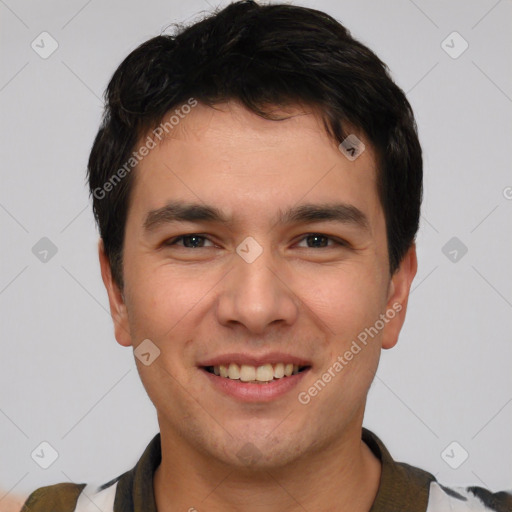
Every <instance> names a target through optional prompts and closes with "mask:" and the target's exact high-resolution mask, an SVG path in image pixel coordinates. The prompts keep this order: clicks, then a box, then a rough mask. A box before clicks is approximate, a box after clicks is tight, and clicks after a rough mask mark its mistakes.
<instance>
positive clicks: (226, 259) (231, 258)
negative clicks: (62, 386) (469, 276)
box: [100, 102, 415, 467]
mask: <svg viewBox="0 0 512 512" xmlns="http://www.w3.org/2000/svg"><path fill="white" fill-rule="evenodd" d="M295 114H297V115H294V116H293V117H291V118H289V119H286V120H282V121H270V120H265V119H262V118H261V117H258V116H256V115H255V114H253V113H250V112H249V111H247V110H245V109H244V108H242V107H241V106H238V105H237V104H235V103H232V102H229V103H226V104H222V105H218V106H217V107H216V109H212V108H210V107H206V106H204V105H202V104H198V105H197V106H196V107H194V108H193V109H192V110H191V112H190V113H189V114H188V115H187V116H186V117H185V118H184V119H180V123H179V125H178V126H176V127H175V128H174V129H173V131H172V132H171V136H170V137H168V138H167V139H166V140H165V141H164V142H162V143H160V144H159V145H158V146H157V147H156V148H154V149H152V150H151V151H150V153H149V155H147V156H146V157H145V158H144V159H143V160H142V162H141V163H140V164H139V166H138V168H137V169H136V171H135V172H136V175H135V176H134V178H135V183H134V188H133V190H132V196H131V200H130V206H129V213H128V218H127V224H126V232H125V242H124V253H123V255H124V267H123V273H124V281H125V288H124V293H123V296H121V295H120V293H119V292H118V290H116V287H115V286H114V285H113V283H112V280H111V278H110V275H109V272H108V265H107V263H106V259H105V258H104V255H103V257H102V270H103V277H104V280H105V283H106V285H107V288H108V290H109V298H110V304H111V308H112V311H113V317H114V321H115V328H116V338H117V340H118V342H119V343H120V344H122V345H126V346H128V345H133V346H134V348H135V347H137V346H138V345H139V344H140V343H141V342H142V341H143V340H147V339H149V340H151V343H153V344H154V345H156V347H158V349H159V350H160V355H159V356H158V358H157V359H155V360H154V361H153V362H152V363H151V364H150V365H149V366H146V365H144V364H142V363H141V362H140V361H139V360H138V359H136V362H137V366H138V370H139V373H140V376H141V379H142V382H143V384H144V386H145V388H146V390H147V393H148V395H149V397H150V398H151V400H152V401H153V403H154V405H155V407H156V409H157V412H158V418H159V423H160V429H161V432H162V437H163V438H164V437H165V438H167V439H168V440H169V439H174V440H177V439H180V443H181V444H182V446H183V443H185V446H189V447H191V448H192V449H193V450H196V451H197V452H198V453H201V454H202V455H203V456H206V457H208V458H210V459H212V460H213V459H216V460H218V461H222V462H225V463H228V464H230V465H238V466H241V465H243V464H244V459H243V454H244V451H243V450H242V449H243V448H244V446H245V450H246V451H247V449H248V448H247V446H246V443H252V448H251V449H250V450H253V451H255V452H256V454H257V455H255V454H254V453H252V454H249V456H251V455H252V458H253V460H255V463H256V464H257V465H260V466H261V467H278V466H282V465H285V464H287V463H289V462H291V461H294V460H295V459H297V458H298V457H304V456H306V457H307V456H308V455H312V454H314V453H315V452H318V451H320V450H321V449H322V448H323V447H326V446H328V445H333V443H334V444H335V443H336V440H340V439H343V436H344V435H345V434H346V433H348V432H350V431H352V432H354V431H356V430H357V427H358V424H359V425H360V423H361V422H362V417H363V412H364V405H365V400H366V395H367V392H368V389H369V386H370V384H371V381H372V379H373V376H374V373H375V371H376V369H377V365H378V360H379V355H380V350H381V348H382V347H383V346H384V347H385V348H389V347H391V346H392V345H393V344H394V343H395V342H396V338H397V336H398V332H399V330H400V328H401V325H402V322H403V318H404V314H405V306H406V302H407V294H408V290H409V286H410V282H411V280H412V278H413V277H414V272H415V259H414V249H411V251H410V252H409V253H408V254H409V256H407V257H406V260H405V261H406V262H409V261H412V263H411V264H410V265H408V266H407V265H405V267H404V268H405V270H404V269H402V270H400V271H399V272H398V273H397V274H395V275H394V277H393V279H391V278H390V276H389V262H388V253H387V241H386V227H385V218H384V214H383V210H382V208H381V204H380V202H379V200H378V197H377V189H376V168H375V156H374V153H373V151H372V148H371V146H370V144H369V143H368V142H367V141H365V144H366V149H365V151H364V152H363V153H362V154H361V155H360V156H359V157H358V158H357V159H356V160H354V161H351V160H349V159H348V158H347V157H346V156H345V155H344V154H343V153H342V152H341V151H340V150H339V149H338V148H337V146H336V144H335V143H334V142H332V140H331V139H329V138H328V136H327V134H326V133H325V131H324V128H323V125H322V123H321V121H319V119H318V118H317V117H316V116H315V115H313V114H312V113H304V112H303V111H299V110H297V111H295ZM359 138H361V139H363V140H364V138H363V136H361V135H359ZM177 202H180V203H183V204H186V205H190V204H196V205H199V206H202V207H205V206H208V207H211V208H214V209H216V210H218V212H219V213H220V214H221V215H222V216H223V217H225V219H226V220H227V223H224V222H220V221H218V220H214V219H213V218H211V217H208V218H204V217H205V216H204V214H202V215H196V217H195V218H194V217H193V216H192V217H191V216H190V212H189V215H188V217H187V218H188V220H176V219H175V216H174V215H172V213H173V212H174V213H176V211H177V210H176V209H174V210H173V212H171V211H170V210H167V211H165V210H162V209H164V208H165V207H166V206H169V205H170V204H171V203H174V205H176V203H177ZM306 205H315V207H317V208H327V207H333V206H335V205H337V206H339V207H338V209H337V215H335V216H334V217H332V216H331V218H330V219H329V218H325V215H317V216H316V217H315V216H314V215H309V216H308V215H304V213H307V212H306V208H304V206H306ZM300 207H303V208H302V209H301V208H300ZM182 211H184V210H183V209H182ZM195 211H196V213H198V212H199V210H197V209H196V210H195ZM289 211H291V212H292V213H296V214H297V213H299V214H300V213H301V212H302V213H303V215H302V216H301V215H295V216H293V215H286V214H287V213H288V212H289ZM199 213H201V212H199ZM194 234H195V235H196V236H191V235H194ZM184 235H187V237H185V238H181V239H180V238H178V237H182V236H184ZM308 235H310V236H308ZM173 242H174V243H173ZM100 255H101V249H100ZM411 255H412V256H411ZM397 302H400V303H401V308H402V311H401V312H400V313H397V312H396V307H395V311H394V313H396V314H394V315H393V317H392V319H390V318H389V317H390V316H391V315H388V316H386V321H385V322H383V321H382V320H381V322H380V323H377V324H376V322H377V321H378V320H379V318H381V319H382V316H380V315H382V314H385V313H386V311H387V310H389V309H393V304H396V303H397ZM381 324H384V326H383V327H382V328H379V329H375V325H377V326H378V327H381ZM370 327H373V329H374V330H373V331H371V332H372V336H369V335H368V334H367V340H366V344H363V343H362V342H361V341H358V336H359V340H361V339H362V338H364V336H363V337H361V336H360V335H361V333H362V332H366V333H368V331H365V329H368V328H370ZM375 330H377V331H378V332H377V334H375ZM354 341H356V343H357V346H358V347H359V349H360V350H359V351H357V349H356V348H355V346H354V344H353V342H354ZM146 343H147V342H146ZM347 351H349V352H350V351H351V352H352V355H353V357H351V358H350V359H349V358H348V357H346V356H345V354H346V353H347ZM271 353H274V355H273V356H272V357H271V359H272V360H271V361H268V360H267V363H274V364H277V363H280V362H282V363H289V362H291V361H295V362H297V361H299V360H300V366H306V367H307V369H306V370H305V371H301V372H300V373H299V374H297V375H292V376H284V377H281V378H275V379H274V381H272V382H270V383H268V384H266V383H263V384H258V383H245V382H242V381H241V380H230V379H229V377H222V376H217V375H215V374H212V373H209V371H208V369H207V368H205V366H208V363H211V360H213V359H216V358H219V357H220V361H224V362H225V365H226V366H227V365H229V363H230V362H232V363H238V364H239V365H241V364H243V363H244V361H245V362H247V363H249V364H248V366H254V364H252V363H253V362H254V361H256V362H257V361H258V360H259V359H260V358H263V359H264V358H265V357H266V356H267V355H269V354H271ZM275 353H279V355H275ZM338 356H340V357H341V358H342V360H343V361H344V364H341V362H340V359H339V358H338ZM253 360H254V361H253ZM336 361H338V362H339V364H338V365H334V363H335V362H336ZM217 362H219V361H217ZM333 365H334V366H333ZM339 365H341V369H340V366H339ZM257 366H258V364H256V367H257ZM260 366H263V364H262V365H260ZM329 368H330V369H331V370H330V376H331V378H330V379H329V378H328V377H325V374H326V372H328V370H329ZM268 369H269V367H268V366H266V370H264V371H260V375H268V373H267V370H268ZM272 369H275V366H272V367H271V370H270V371H272ZM211 370H212V369H211V368H210V371H211ZM245 370H247V369H245ZM245 370H244V371H245ZM233 371H235V369H233ZM247 371H248V372H249V373H247V375H250V373H251V371H252V370H251V369H249V370H247ZM277 371H278V372H279V371H280V370H277ZM232 375H233V374H232ZM288 379H289V380H288ZM319 380H321V381H322V382H323V385H322V384H318V381H319ZM315 383H317V388H316V389H317V392H316V393H315V392H314V391H312V392H310V391H308V390H310V389H311V388H312V387H314V385H315ZM267 387H268V388H267ZM263 388H266V389H263ZM299 397H302V398H301V399H299ZM308 397H309V400H308ZM169 442H170V441H169ZM254 447H256V448H254ZM241 450H242V451H241Z"/></svg>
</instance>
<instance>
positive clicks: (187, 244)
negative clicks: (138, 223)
mask: <svg viewBox="0 0 512 512" xmlns="http://www.w3.org/2000/svg"><path fill="white" fill-rule="evenodd" d="M206 240H208V238H206V237H205V236H202V235H198V234H196V233H192V234H190V235H181V236H177V237H174V238H171V239H169V240H167V241H166V242H165V243H164V245H167V246H179V247H184V248H185V249H200V248H201V247H205V245H204V242H205V241H206ZM208 241H209V240H208ZM179 242H183V245H181V244H180V243H179Z"/></svg>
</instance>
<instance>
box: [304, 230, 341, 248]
mask: <svg viewBox="0 0 512 512" xmlns="http://www.w3.org/2000/svg"><path fill="white" fill-rule="evenodd" d="M304 240H305V241H306V243H308V242H311V244H312V245H308V246H307V247H306V248H307V249H315V248H319V249H322V248H324V247H332V246H333V245H332V244H331V245H330V246H329V245H328V243H329V241H331V242H334V245H335V246H336V245H337V246H346V245H347V244H346V243H345V242H344V241H343V240H340V239H338V238H333V237H330V236H327V235H324V234H322V233H308V234H307V235H305V236H304V238H302V239H301V242H300V243H302V242H303V241H304Z"/></svg>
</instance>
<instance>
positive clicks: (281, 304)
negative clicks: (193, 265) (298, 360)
mask: <svg viewBox="0 0 512 512" xmlns="http://www.w3.org/2000/svg"><path fill="white" fill-rule="evenodd" d="M232 264H233V266H234V268H233V269H232V270H231V272H229V273H228V274H227V275H226V277H225V278H224V279H223V280H222V285H221V289H220V292H219V297H218V302H217V317H218V321H219V323H221V324H222V325H224V326H233V325H243V326H245V328H246V329H247V330H249V331H251V332H252V333H254V334H256V335H261V334H263V333H265V331H266V330H268V329H269V326H271V325H272V326H274V328H275V327H276V326H278V325H279V324H283V325H288V326H290V325H292V324H293V323H294V322H295V321H296V320H297V317H298V312H299V304H300V300H299V298H298V297H297V296H296V295H295V294H294V292H293V282H292V281H293V279H292V275H291V273H290V271H289V268H287V267H286V264H285V263H284V262H280V261H279V258H278V256H276V255H273V254H272V251H271V250H270V249H265V248H263V251H262V253H261V254H260V255H259V256H258V257H257V258H256V259H255V260H254V261H252V262H251V261H250V260H246V259H244V258H243V257H241V256H239V255H238V254H236V255H235V256H234V258H233V263H232Z"/></svg>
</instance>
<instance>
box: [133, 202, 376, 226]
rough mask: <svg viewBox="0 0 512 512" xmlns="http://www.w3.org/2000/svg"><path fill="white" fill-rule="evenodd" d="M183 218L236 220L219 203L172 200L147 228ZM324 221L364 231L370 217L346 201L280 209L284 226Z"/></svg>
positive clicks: (155, 212)
mask: <svg viewBox="0 0 512 512" xmlns="http://www.w3.org/2000/svg"><path fill="white" fill-rule="evenodd" d="M180 221H181V222H201V221H202V222H214V223H218V224H225V225H231V224H232V220H231V219H229V218H228V217H227V216H226V215H225V214H224V213H222V211H221V210H219V209H218V208H217V207H215V206H210V205H205V204H199V203H188V202H184V201H170V202H169V203H167V204H166V205H165V206H163V207H162V208H158V209H156V210H151V211H150V212H149V213H148V214H147V216H146V219H145V221H144V224H143V227H144V230H145V231H154V230H156V229H157V228H159V227H161V226H163V225H165V224H169V223H172V222H180ZM322 221H330V222H339V223H342V224H352V225H354V226H356V227H359V228H361V229H363V230H368V229H369V221H368V217H367V216H366V215H365V214H364V213H363V212H362V211H361V210H360V209H359V208H357V207H355V206H353V205H350V204H346V203H321V204H318V203H314V204H313V203H308V204H302V205H299V206H294V207H292V208H289V209H288V210H286V211H285V212H283V211H282V210H281V209H280V210H279V215H278V223H279V224H284V225H286V224H300V223H303V224H306V223H313V222H322Z"/></svg>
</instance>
